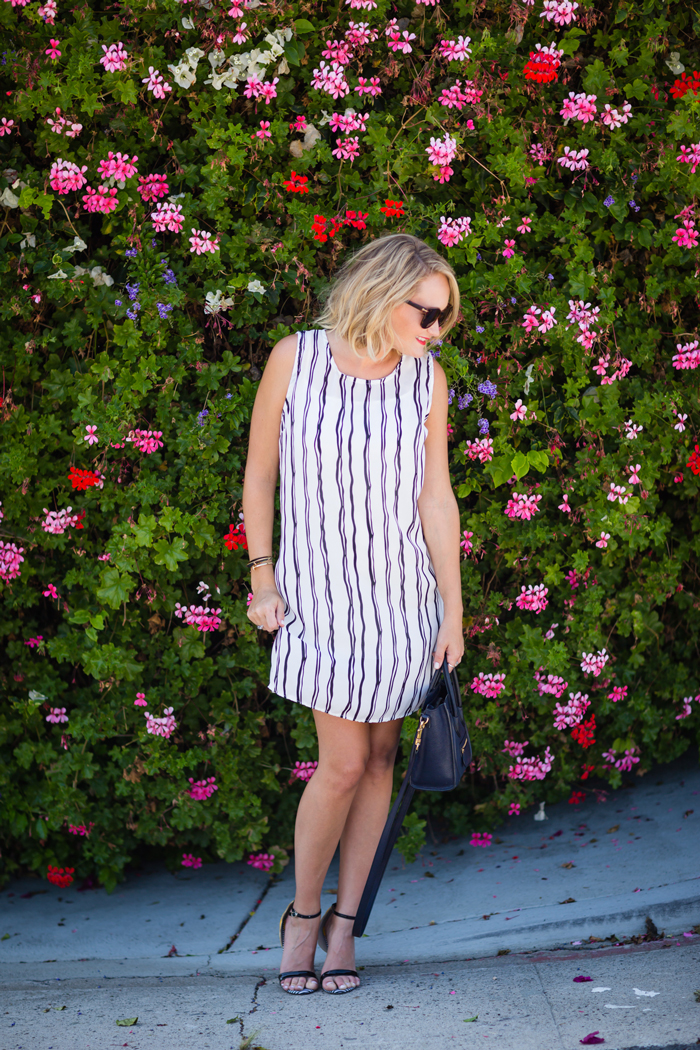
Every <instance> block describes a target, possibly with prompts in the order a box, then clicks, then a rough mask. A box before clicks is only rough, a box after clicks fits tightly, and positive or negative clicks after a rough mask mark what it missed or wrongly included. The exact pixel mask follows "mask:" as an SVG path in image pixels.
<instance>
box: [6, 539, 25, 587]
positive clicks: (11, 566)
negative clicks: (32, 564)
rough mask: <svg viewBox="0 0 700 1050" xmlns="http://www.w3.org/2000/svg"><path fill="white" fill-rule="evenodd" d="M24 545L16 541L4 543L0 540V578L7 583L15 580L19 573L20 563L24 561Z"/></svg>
mask: <svg viewBox="0 0 700 1050" xmlns="http://www.w3.org/2000/svg"><path fill="white" fill-rule="evenodd" d="M23 554H24V547H18V546H17V544H16V543H5V542H4V541H3V540H0V580H2V581H3V582H4V583H9V582H10V580H16V579H17V578H18V576H19V575H20V573H21V569H20V565H21V564H22V562H23V561H24V558H23V557H22V555H23Z"/></svg>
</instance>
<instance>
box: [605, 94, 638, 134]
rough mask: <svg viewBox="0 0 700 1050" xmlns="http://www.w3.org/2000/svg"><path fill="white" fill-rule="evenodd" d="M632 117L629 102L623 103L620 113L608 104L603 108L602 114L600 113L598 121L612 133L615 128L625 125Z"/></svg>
mask: <svg viewBox="0 0 700 1050" xmlns="http://www.w3.org/2000/svg"><path fill="white" fill-rule="evenodd" d="M631 115H632V107H631V106H630V104H629V102H627V101H625V104H624V106H623V107H622V112H620V111H618V110H617V109H614V108H613V107H612V106H610V104H609V103H608V102H606V103H605V105H604V106H603V112H602V113H601V116H600V120H601V123H602V124H605V125H607V127H609V128H610V129H611V130H612V131H614V130H615V128H621V127H622V125H623V124H626V123H627V121H628V120H629V119H630V117H631Z"/></svg>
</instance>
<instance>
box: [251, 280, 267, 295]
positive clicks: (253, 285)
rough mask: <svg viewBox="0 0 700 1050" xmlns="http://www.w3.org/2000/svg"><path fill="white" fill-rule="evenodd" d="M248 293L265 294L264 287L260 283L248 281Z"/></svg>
mask: <svg viewBox="0 0 700 1050" xmlns="http://www.w3.org/2000/svg"><path fill="white" fill-rule="evenodd" d="M248 291H249V292H255V293H257V294H258V295H263V294H264V292H265V285H264V284H261V283H260V281H257V280H255V281H249V282H248Z"/></svg>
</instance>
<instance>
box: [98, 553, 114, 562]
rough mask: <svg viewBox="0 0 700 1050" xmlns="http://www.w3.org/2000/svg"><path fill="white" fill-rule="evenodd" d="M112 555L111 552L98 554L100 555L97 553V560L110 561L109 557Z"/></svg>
mask: <svg viewBox="0 0 700 1050" xmlns="http://www.w3.org/2000/svg"><path fill="white" fill-rule="evenodd" d="M111 557H112V555H111V554H98V555H97V560H98V561H109V559H110V558H111Z"/></svg>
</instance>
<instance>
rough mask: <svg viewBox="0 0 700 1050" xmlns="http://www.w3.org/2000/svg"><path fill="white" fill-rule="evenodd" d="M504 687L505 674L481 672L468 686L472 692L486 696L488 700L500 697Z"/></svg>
mask: <svg viewBox="0 0 700 1050" xmlns="http://www.w3.org/2000/svg"><path fill="white" fill-rule="evenodd" d="M505 687H506V676H505V674H484V672H483V671H480V672H479V674H478V675H477V677H476V678H473V679H472V683H471V686H470V688H471V689H472V691H473V692H475V693H479V694H480V695H481V696H486V697H488V698H489V699H493V698H494V697H496V696H500V694H501V693H502V692H503V690H504V689H505Z"/></svg>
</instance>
